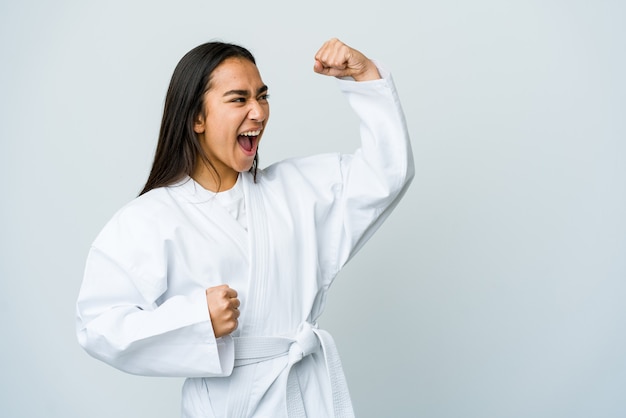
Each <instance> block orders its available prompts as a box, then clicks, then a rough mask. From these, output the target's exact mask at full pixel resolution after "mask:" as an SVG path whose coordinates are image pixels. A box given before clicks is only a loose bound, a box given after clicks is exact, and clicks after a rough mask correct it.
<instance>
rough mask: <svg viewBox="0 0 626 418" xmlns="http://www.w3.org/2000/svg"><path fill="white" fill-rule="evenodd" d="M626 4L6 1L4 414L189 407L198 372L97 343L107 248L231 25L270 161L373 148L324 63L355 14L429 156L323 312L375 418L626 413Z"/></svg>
mask: <svg viewBox="0 0 626 418" xmlns="http://www.w3.org/2000/svg"><path fill="white" fill-rule="evenodd" d="M625 18H626V3H624V2H622V1H618V0H615V1H609V0H595V1H556V0H525V1H521V0H519V1H495V0H492V1H489V0H476V1H473V2H463V1H452V0H443V1H428V2H426V1H421V0H418V1H404V0H402V1H400V0H386V1H376V2H374V1H366V0H347V1H338V0H334V1H315V2H301V3H300V2H287V1H284V2H280V1H257V2H245V1H238V2H234V1H233V2H229V1H222V2H209V1H206V0H203V1H200V0H196V1H192V0H181V1H154V0H152V1H147V0H144V1H121V0H107V1H85V0H57V1H54V2H52V1H44V0H20V1H16V0H14V1H9V0H2V2H1V3H0V178H1V180H2V183H1V186H0V196H1V199H2V200H1V203H2V204H1V205H0V222H1V223H0V228H1V229H0V257H1V259H0V279H1V280H0V327H1V328H0V329H1V331H2V340H1V343H0V361H1V362H2V363H1V370H2V374H1V377H0V415H1V416H3V417H11V418H14V417H29V418H32V417H59V418H105V417H106V418H110V417H152V418H161V417H163V418H165V417H167V418H171V417H176V416H178V415H179V401H180V386H181V384H182V380H179V379H167V378H146V377H137V376H131V375H127V374H124V373H122V372H119V371H117V370H115V369H113V368H111V367H109V366H107V365H105V364H103V363H100V362H98V361H96V360H94V359H92V358H90V357H89V356H88V355H87V354H85V353H84V352H83V351H82V349H81V348H80V347H79V346H78V344H77V342H76V337H75V332H74V304H75V300H76V296H77V292H78V288H79V286H80V282H81V279H82V270H83V267H84V260H85V256H86V254H87V250H88V247H89V245H90V243H91V241H92V240H93V239H94V238H95V235H96V234H97V233H98V231H99V230H100V228H101V227H102V226H103V225H104V223H105V222H106V221H107V220H108V219H109V217H110V216H111V215H112V214H113V212H114V211H115V210H117V209H118V208H119V207H120V206H122V205H123V204H124V203H126V202H127V201H129V200H130V199H132V198H133V197H134V196H136V194H137V193H138V192H139V190H140V189H141V187H142V186H143V183H144V182H145V179H146V177H147V174H148V170H149V167H150V164H151V159H152V155H153V151H154V147H155V143H156V136H157V132H158V127H159V123H160V117H161V111H162V106H163V98H164V95H165V90H166V88H167V85H168V83H169V77H170V76H171V73H172V71H173V69H174V66H175V65H176V63H177V62H178V60H179V59H180V58H181V57H182V55H184V53H186V52H187V51H188V50H189V49H191V48H193V47H194V46H196V45H198V44H200V43H203V42H206V41H208V40H214V39H219V40H225V41H231V42H237V43H241V44H243V45H244V46H246V47H248V48H249V49H250V50H251V51H252V52H253V53H254V54H255V56H256V57H257V60H258V65H259V68H260V70H261V74H262V76H263V78H264V81H265V82H266V83H267V84H268V85H269V86H270V90H271V95H272V98H271V103H272V117H271V123H270V125H269V129H268V131H267V133H266V135H265V136H264V141H263V144H262V149H261V165H267V164H269V163H271V162H274V161H277V160H280V159H282V158H285V157H287V156H294V155H305V154H312V153H317V152H325V151H333V150H339V151H351V150H352V149H353V148H354V147H355V146H356V145H357V142H358V141H357V138H356V133H357V126H356V124H355V119H354V117H353V116H352V113H351V112H350V109H349V108H348V106H347V104H346V102H345V101H344V100H343V98H342V96H341V94H340V93H339V92H338V90H337V88H336V85H335V83H334V80H333V79H330V78H326V77H322V76H320V75H317V74H315V73H313V71H312V69H311V68H312V65H313V55H314V53H315V52H316V51H317V49H318V47H319V46H320V45H321V44H322V43H323V41H325V40H326V39H328V38H330V37H333V36H336V37H339V38H340V39H342V40H344V41H345V42H347V43H348V44H350V45H352V46H354V47H355V48H357V49H360V50H361V51H363V52H364V53H365V54H366V55H368V56H370V57H372V58H376V59H378V60H380V61H382V62H383V63H384V64H385V65H386V66H387V67H389V68H390V69H391V70H392V72H393V74H394V79H395V82H396V85H397V87H398V90H399V92H400V96H401V99H402V101H403V104H404V108H405V113H406V116H407V120H408V123H409V127H410V132H411V136H412V139H413V146H414V151H415V158H416V164H417V176H416V179H415V182H414V183H413V185H412V187H411V188H410V190H409V192H408V194H407V195H406V197H405V199H404V200H403V201H402V203H401V204H400V206H399V207H398V209H397V210H396V212H394V214H393V215H392V217H391V218H390V219H389V221H388V222H387V223H386V224H385V225H384V226H383V228H382V229H381V230H380V231H379V233H378V234H377V235H376V236H375V237H374V238H373V239H372V240H371V241H370V243H369V244H368V245H367V246H366V247H365V248H364V249H363V251H362V252H361V253H360V254H359V255H357V257H356V258H355V259H354V260H353V261H352V262H351V263H350V264H349V265H348V266H347V267H346V269H345V270H344V271H343V272H342V273H341V274H340V276H339V278H338V281H337V282H336V284H335V287H334V288H333V290H332V291H331V296H330V300H329V306H328V308H327V310H326V312H325V314H324V315H323V316H322V326H324V327H325V328H327V329H328V330H330V331H331V332H332V333H333V335H334V336H335V339H336V341H337V344H338V346H339V350H340V353H341V355H342V359H343V363H344V368H345V370H346V373H347V377H348V382H349V384H350V388H351V393H352V396H353V401H354V405H355V408H356V412H357V416H358V417H425V418H439V417H455V418H456V417H464V418H467V417H477V418H478V417H480V418H491V417H494V418H496V417H497V418H501V417H506V418H513V417H534V418H536V417H546V418H548V417H549V418H554V417H567V418H577V417H580V418H583V417H585V418H587V417H595V418H597V417H602V418H604V417H624V416H626V397H625V396H624V394H625V390H626V355H625V353H626V332H625V331H626V303H625V296H626V219H625V216H624V215H625V213H626V187H625V179H626V82H625V81H624V75H625V74H626V58H625V57H626V53H625V51H626V29H625V27H626V25H624V22H625V21H626V19H625ZM315 418H316V417H315Z"/></svg>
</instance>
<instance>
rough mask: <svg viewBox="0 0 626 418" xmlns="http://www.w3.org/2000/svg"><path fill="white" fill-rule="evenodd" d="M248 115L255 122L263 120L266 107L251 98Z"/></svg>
mask: <svg viewBox="0 0 626 418" xmlns="http://www.w3.org/2000/svg"><path fill="white" fill-rule="evenodd" d="M248 117H249V118H250V119H252V120H253V121H255V122H263V121H264V120H265V119H266V118H267V108H266V106H263V105H262V104H261V103H259V102H258V101H257V100H252V101H251V104H250V110H249V111H248Z"/></svg>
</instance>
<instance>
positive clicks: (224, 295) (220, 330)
mask: <svg viewBox="0 0 626 418" xmlns="http://www.w3.org/2000/svg"><path fill="white" fill-rule="evenodd" d="M206 302H207V305H208V307H209V316H210V317H211V323H212V324H213V333H214V334H215V338H219V337H223V336H224V335H228V334H230V333H231V332H233V331H234V330H236V329H237V326H238V324H239V322H238V321H237V320H238V318H239V305H240V302H239V299H237V291H235V289H231V288H230V287H228V285H226V284H223V285H220V286H215V287H209V288H208V289H207V290H206Z"/></svg>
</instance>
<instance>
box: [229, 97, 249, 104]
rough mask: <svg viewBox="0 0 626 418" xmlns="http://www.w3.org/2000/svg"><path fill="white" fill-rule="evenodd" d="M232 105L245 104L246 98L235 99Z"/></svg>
mask: <svg viewBox="0 0 626 418" xmlns="http://www.w3.org/2000/svg"><path fill="white" fill-rule="evenodd" d="M231 102H232V103H245V102H246V98H245V97H236V98H234V99H232V100H231Z"/></svg>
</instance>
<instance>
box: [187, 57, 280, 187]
mask: <svg viewBox="0 0 626 418" xmlns="http://www.w3.org/2000/svg"><path fill="white" fill-rule="evenodd" d="M267 99H268V89H267V86H266V85H265V84H263V81H262V80H261V75H260V74H259V70H258V69H257V67H256V65H254V64H253V63H252V62H250V61H248V60H246V59H243V58H228V59H226V60H225V61H224V62H222V63H221V64H220V65H219V66H218V67H217V68H216V69H215V70H214V71H213V74H212V75H211V81H210V82H209V89H208V90H207V91H206V92H205V94H204V109H203V110H202V112H201V114H199V115H198V116H197V118H196V120H195V123H194V131H195V132H196V134H197V135H198V140H199V141H200V144H201V145H202V147H203V149H204V152H205V153H206V154H207V157H208V158H209V160H210V161H211V163H212V164H213V165H214V166H215V168H216V170H217V172H218V174H219V177H220V179H221V186H220V189H221V190H227V189H229V188H231V187H232V186H233V185H234V184H235V182H236V180H237V176H238V174H239V173H240V172H243V171H248V170H250V168H251V167H252V163H253V161H254V156H255V155H256V152H257V148H258V146H259V142H260V141H261V136H262V135H263V130H264V128H265V125H266V124H267V120H268V118H269V114H270V108H269V103H268V100H267ZM193 177H194V178H195V179H196V181H198V182H199V183H200V184H201V185H202V186H204V187H206V188H209V189H210V190H213V191H216V188H217V182H216V181H215V178H214V176H213V175H212V174H211V173H210V172H209V171H208V169H207V168H206V167H205V165H204V164H202V163H198V164H196V169H195V170H194V175H193Z"/></svg>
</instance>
